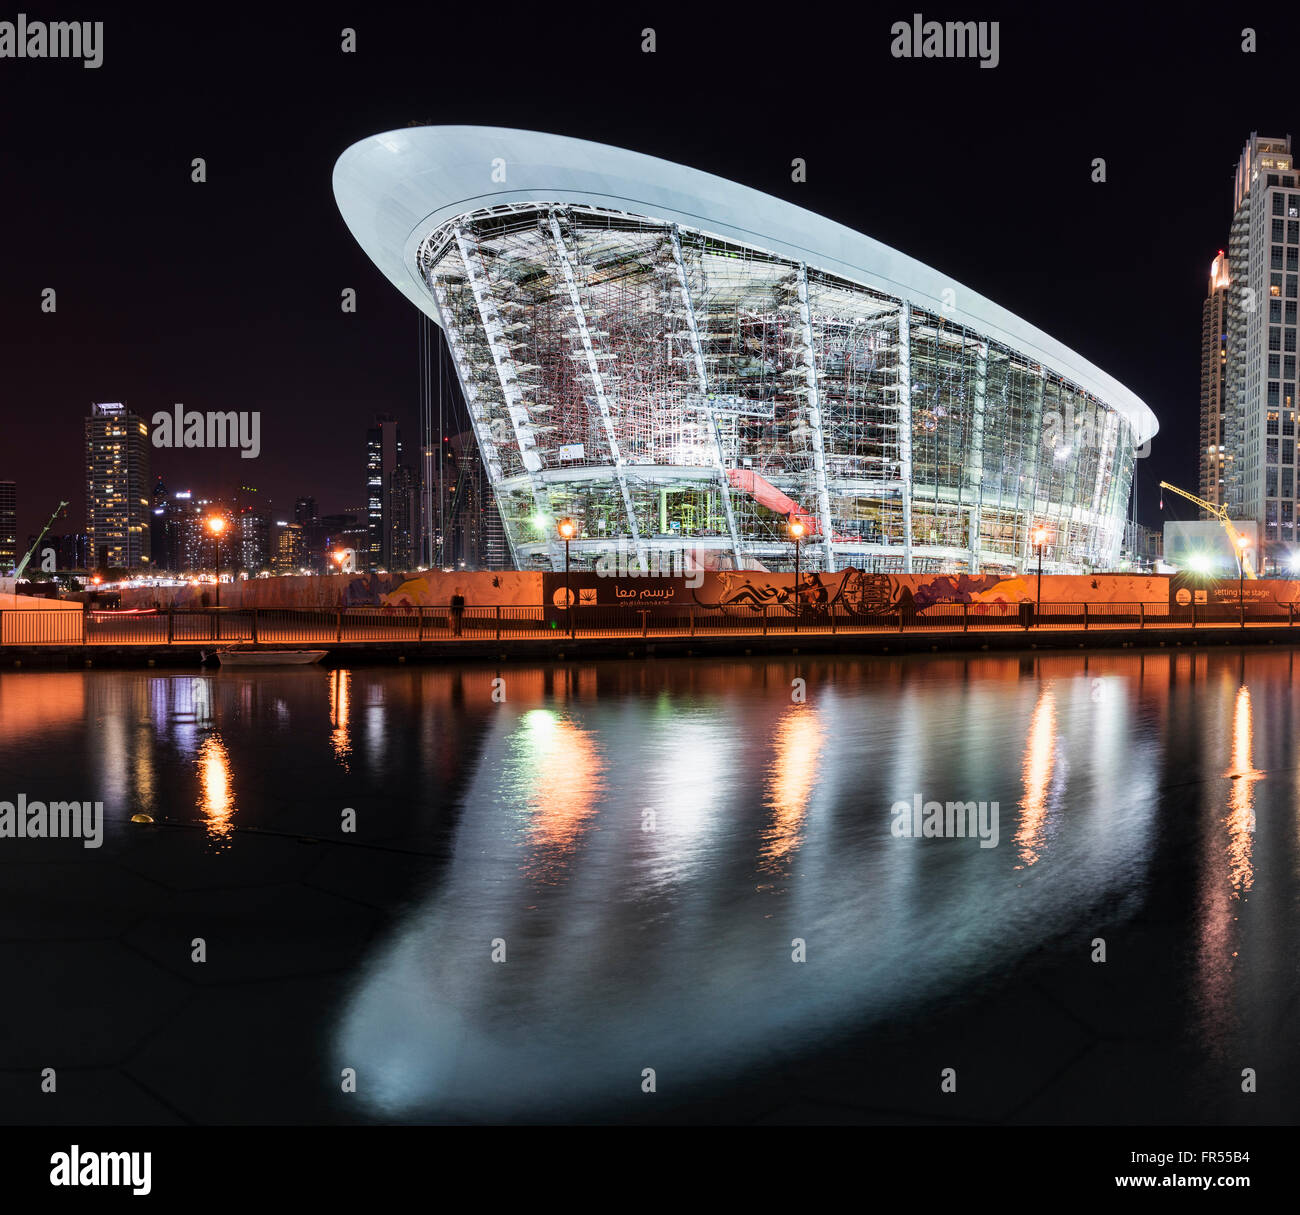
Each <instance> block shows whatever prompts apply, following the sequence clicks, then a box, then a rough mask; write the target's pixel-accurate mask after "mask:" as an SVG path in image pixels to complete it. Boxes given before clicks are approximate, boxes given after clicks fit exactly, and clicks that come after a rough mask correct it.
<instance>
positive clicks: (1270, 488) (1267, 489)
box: [1264, 468, 1277, 498]
mask: <svg viewBox="0 0 1300 1215" xmlns="http://www.w3.org/2000/svg"><path fill="white" fill-rule="evenodd" d="M1264 496H1265V497H1267V498H1276V497H1277V469H1276V468H1266V469H1265V470H1264Z"/></svg>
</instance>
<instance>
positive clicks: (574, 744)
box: [506, 709, 605, 883]
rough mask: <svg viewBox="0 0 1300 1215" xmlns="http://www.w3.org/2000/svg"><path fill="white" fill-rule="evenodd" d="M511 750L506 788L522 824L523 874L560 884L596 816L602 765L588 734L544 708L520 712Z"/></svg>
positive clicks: (601, 789) (601, 785)
mask: <svg viewBox="0 0 1300 1215" xmlns="http://www.w3.org/2000/svg"><path fill="white" fill-rule="evenodd" d="M511 751H512V755H511V762H510V768H509V770H508V772H507V775H506V785H507V788H508V789H509V790H510V792H509V794H508V797H509V798H510V800H511V801H513V802H515V804H516V805H519V806H520V808H521V811H522V813H523V814H524V816H525V819H526V832H525V843H526V855H527V859H526V861H525V862H524V872H525V873H526V874H527V875H528V877H529V878H530V879H531V880H533V881H537V882H546V883H550V882H557V881H560V880H562V879H563V877H564V875H565V871H566V867H567V864H568V862H569V859H570V858H571V857H572V856H573V854H574V852H575V851H576V849H577V847H578V844H579V841H580V840H581V838H582V834H583V830H584V828H585V827H586V826H587V824H588V823H589V821H590V819H591V817H592V815H593V814H594V813H595V812H596V807H597V805H598V799H599V797H600V795H601V793H602V792H603V784H602V781H601V774H602V772H603V771H604V767H605V765H604V763H603V762H602V760H601V759H600V756H599V753H598V752H597V749H596V744H595V741H594V739H593V738H592V737H591V735H590V734H589V733H588V732H587V731H585V730H583V729H582V728H581V727H579V726H576V725H574V723H573V722H571V721H569V720H567V719H566V718H564V717H561V716H560V715H559V714H557V713H554V712H552V711H550V710H549V709H532V710H530V711H528V712H526V713H524V715H523V717H522V719H521V720H520V723H519V726H518V728H517V729H516V731H515V736H514V740H513V746H512V748H511Z"/></svg>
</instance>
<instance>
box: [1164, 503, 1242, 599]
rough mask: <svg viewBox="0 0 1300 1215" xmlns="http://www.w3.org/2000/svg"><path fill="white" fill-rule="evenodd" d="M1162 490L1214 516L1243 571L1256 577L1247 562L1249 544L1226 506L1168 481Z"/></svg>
mask: <svg viewBox="0 0 1300 1215" xmlns="http://www.w3.org/2000/svg"><path fill="white" fill-rule="evenodd" d="M1160 488H1161V489H1167V490H1170V491H1172V492H1173V493H1176V494H1177V495H1178V496H1179V497H1180V498H1186V499H1187V500H1188V501H1189V502H1195V503H1196V505H1197V506H1199V507H1200V508H1201V509H1202V510H1203V511H1206V512H1207V513H1208V514H1210V515H1212V516H1213V517H1214V518H1215V519H1217V520H1218V521H1219V522H1220V524H1222V525H1223V530H1224V531H1225V532H1227V533H1228V542H1229V543H1230V544H1231V545H1232V551H1233V552H1234V553H1236V554H1237V559H1238V560H1239V561H1240V562H1241V567H1242V570H1243V571H1244V572H1245V575H1246V577H1247V578H1254V577H1255V567H1254V566H1253V565H1251V563H1250V562H1249V561H1247V560H1246V546H1247V544H1248V543H1249V541H1247V539H1246V537H1245V536H1243V535H1242V534H1241V533H1240V532H1239V531H1238V530H1237V529H1236V528H1235V527H1233V526H1232V520H1231V519H1230V518H1229V517H1228V509H1227V507H1224V506H1215V504H1214V503H1213V502H1207V501H1206V500H1205V499H1204V498H1198V497H1197V496H1196V495H1195V494H1190V493H1188V492H1187V490H1185V489H1179V488H1178V486H1177V485H1171V484H1170V483H1169V482H1168V481H1161V482H1160Z"/></svg>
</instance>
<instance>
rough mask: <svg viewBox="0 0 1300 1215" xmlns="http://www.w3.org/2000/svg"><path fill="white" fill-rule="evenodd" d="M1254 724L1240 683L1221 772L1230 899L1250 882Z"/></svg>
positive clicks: (1246, 691) (1258, 777) (1255, 778)
mask: <svg viewBox="0 0 1300 1215" xmlns="http://www.w3.org/2000/svg"><path fill="white" fill-rule="evenodd" d="M1253 735H1254V725H1253V722H1252V718H1251V707H1250V689H1249V688H1247V687H1246V686H1245V685H1244V684H1243V685H1242V686H1241V687H1240V688H1239V689H1238V690H1237V701H1236V704H1235V706H1234V708H1233V714H1232V769H1231V771H1229V772H1227V773H1225V775H1226V776H1227V777H1228V779H1229V780H1231V781H1232V787H1231V791H1230V793H1229V796H1228V817H1227V818H1226V819H1224V820H1223V821H1224V823H1225V824H1226V825H1227V828H1228V869H1229V874H1230V877H1231V881H1232V897H1233V898H1234V899H1237V898H1240V897H1241V895H1242V894H1243V893H1245V892H1247V891H1249V890H1250V887H1251V883H1252V882H1253V880H1254V871H1253V866H1252V861H1251V852H1252V849H1253V845H1254V836H1255V797H1254V788H1253V786H1254V784H1255V782H1256V781H1258V780H1263V779H1264V773H1263V772H1259V771H1256V769H1255V767H1254V765H1253V763H1252V760H1251V753H1252V745H1251V744H1252V741H1253Z"/></svg>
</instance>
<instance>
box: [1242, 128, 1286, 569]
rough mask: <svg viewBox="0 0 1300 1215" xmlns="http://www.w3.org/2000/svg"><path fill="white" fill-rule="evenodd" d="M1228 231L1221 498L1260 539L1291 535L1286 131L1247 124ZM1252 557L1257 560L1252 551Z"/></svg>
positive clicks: (1274, 538) (1272, 540)
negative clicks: (1264, 131) (1274, 133)
mask: <svg viewBox="0 0 1300 1215" xmlns="http://www.w3.org/2000/svg"><path fill="white" fill-rule="evenodd" d="M1233 203H1234V211H1233V217H1232V228H1231V232H1230V235H1229V240H1228V273H1229V276H1230V279H1231V285H1230V288H1229V290H1228V309H1227V314H1228V315H1227V319H1228V325H1227V333H1228V337H1227V348H1226V351H1225V355H1226V359H1225V365H1226V374H1225V378H1224V398H1225V408H1224V419H1223V420H1224V437H1223V444H1224V445H1225V446H1226V447H1227V448H1228V452H1227V457H1228V458H1227V460H1225V464H1224V469H1225V474H1226V481H1225V490H1226V493H1225V505H1227V507H1228V509H1229V510H1230V511H1231V512H1232V514H1233V515H1234V516H1236V517H1239V518H1244V519H1253V520H1255V521H1256V522H1257V523H1259V524H1260V525H1261V535H1262V537H1263V543H1264V544H1265V545H1267V544H1269V543H1270V542H1278V541H1282V542H1286V541H1294V540H1295V539H1296V501H1297V484H1296V304H1297V284H1298V283H1300V181H1298V180H1297V175H1296V171H1295V168H1294V164H1293V161H1292V157H1291V137H1290V136H1289V135H1288V136H1286V137H1285V138H1277V137H1265V136H1261V135H1259V134H1258V133H1256V132H1252V133H1251V136H1250V140H1249V141H1248V142H1247V144H1246V146H1245V148H1244V149H1243V150H1242V153H1241V158H1240V160H1239V161H1238V163H1237V174H1236V181H1235V186H1234V194H1233ZM1257 564H1262V562H1261V561H1260V559H1259V558H1257Z"/></svg>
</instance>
